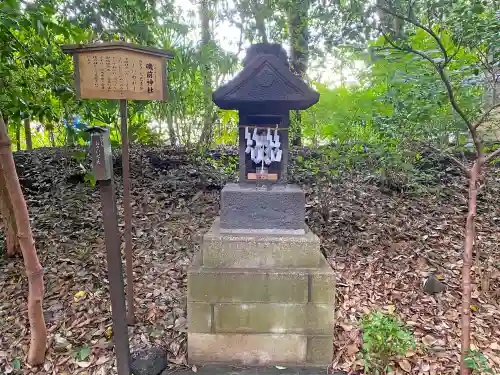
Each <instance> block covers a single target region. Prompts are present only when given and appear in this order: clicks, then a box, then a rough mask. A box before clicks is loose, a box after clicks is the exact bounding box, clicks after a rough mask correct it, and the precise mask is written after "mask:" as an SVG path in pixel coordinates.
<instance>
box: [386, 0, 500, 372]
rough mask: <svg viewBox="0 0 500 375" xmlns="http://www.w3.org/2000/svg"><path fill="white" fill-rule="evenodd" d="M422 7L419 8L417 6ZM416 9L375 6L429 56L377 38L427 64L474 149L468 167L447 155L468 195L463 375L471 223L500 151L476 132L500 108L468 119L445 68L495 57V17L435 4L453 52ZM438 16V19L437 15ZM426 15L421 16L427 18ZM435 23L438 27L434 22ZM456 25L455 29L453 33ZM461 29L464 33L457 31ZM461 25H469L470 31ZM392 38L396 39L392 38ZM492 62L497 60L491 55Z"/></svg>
mask: <svg viewBox="0 0 500 375" xmlns="http://www.w3.org/2000/svg"><path fill="white" fill-rule="evenodd" d="M422 3H424V4H425V2H424V1H423V2H422ZM422 3H418V2H414V1H411V2H410V3H409V4H408V7H407V9H406V10H405V12H404V13H399V10H397V9H394V8H391V7H390V5H387V6H380V5H379V7H380V9H381V11H383V12H384V13H385V14H389V15H391V16H393V17H396V18H399V19H401V20H402V21H404V22H405V23H407V24H409V25H410V26H411V27H412V28H413V29H416V30H420V31H424V32H425V33H427V34H428V35H429V36H430V37H431V38H432V39H433V40H434V41H435V45H436V48H437V49H435V50H430V51H422V50H420V49H419V48H418V47H417V46H413V45H411V44H408V43H407V42H406V41H405V40H403V41H400V40H398V38H397V36H398V35H397V34H394V35H393V36H391V35H389V33H388V32H387V31H386V30H384V27H383V26H382V27H381V33H382V35H383V37H384V38H385V40H386V42H387V46H388V47H387V49H388V50H394V51H397V52H403V53H410V54H413V55H414V56H415V57H416V58H419V59H421V61H422V62H426V63H428V64H430V65H431V66H432V67H433V69H434V70H435V72H436V73H437V76H438V77H439V79H440V80H441V82H442V83H443V85H444V87H445V89H446V92H447V95H448V99H449V103H450V104H451V106H452V108H453V110H454V111H455V112H456V113H457V115H458V116H459V117H460V118H461V120H462V121H463V122H464V124H465V125H466V127H467V129H468V132H469V135H470V137H471V139H472V142H473V144H474V148H475V159H474V160H473V161H472V163H471V164H469V163H467V162H466V161H460V160H459V159H457V158H456V157H454V156H453V155H449V154H448V155H447V156H448V158H449V159H450V160H452V161H453V162H454V163H455V164H456V165H457V166H458V167H459V168H460V169H461V170H462V171H463V173H464V175H465V176H466V177H467V179H468V185H469V195H468V213H467V218H466V226H465V240H464V250H463V266H462V309H461V325H462V340H461V359H460V373H461V375H469V374H470V369H469V368H468V366H467V364H466V360H465V359H466V358H467V356H468V355H469V351H470V336H471V332H470V328H471V294H472V283H473V280H472V277H471V270H472V262H473V248H474V243H475V233H476V230H475V217H476V214H477V195H478V191H479V188H480V186H481V185H483V184H484V173H485V169H486V168H487V167H488V166H489V165H490V163H491V162H492V161H493V160H495V159H496V158H498V157H499V156H500V148H498V149H497V150H495V151H492V152H489V153H488V152H487V151H486V150H485V147H484V142H483V139H482V136H481V134H480V132H479V128H480V127H481V126H482V125H484V123H485V122H486V120H487V119H488V118H489V117H490V116H491V114H492V113H493V112H494V111H495V110H496V109H497V108H500V103H497V104H493V105H492V106H491V107H489V108H488V109H486V110H485V111H483V112H482V113H480V114H477V113H470V112H468V111H466V110H464V108H463V107H462V105H461V103H460V102H459V101H458V100H457V97H456V91H455V88H454V87H453V85H452V82H451V80H450V78H449V75H450V72H449V70H448V68H449V66H450V65H451V64H452V63H453V60H454V58H455V56H456V55H457V54H458V53H459V52H460V50H461V49H462V48H468V49H471V50H478V51H481V50H482V51H483V52H478V53H479V56H481V55H483V54H484V50H486V51H491V50H493V51H499V53H500V48H499V47H500V42H499V40H498V33H499V32H500V19H499V18H498V17H497V16H496V15H495V13H494V12H493V11H492V9H491V8H490V9H488V8H486V7H485V6H484V4H483V2H482V1H476V0H472V1H468V0H459V1H454V2H453V3H451V4H441V5H444V6H448V7H449V9H448V10H445V9H442V10H443V11H445V12H447V14H446V16H447V19H445V24H446V22H448V25H449V26H450V28H451V29H452V32H455V33H457V34H454V35H452V37H453V38H455V40H457V41H458V43H457V44H458V47H455V48H454V49H450V48H449V43H447V41H446V33H441V32H440V31H439V30H440V27H439V23H438V22H436V19H435V18H434V19H433V18H432V17H431V18H427V17H424V18H425V23H424V22H423V21H421V20H420V19H419V17H418V16H417V14H418V12H417V11H416V6H417V5H422ZM442 14H444V13H441V15H442ZM428 15H429V13H427V15H426V16H428ZM438 21H441V22H442V21H443V18H439V20H438ZM458 22H460V25H461V27H460V28H458V27H456V26H457V25H458ZM462 25H465V27H464V28H465V30H463V29H462ZM467 25H473V26H472V27H473V29H472V30H470V29H469V28H468V26H467ZM394 37H396V38H394ZM496 56H497V57H500V55H499V54H498V53H497V54H496Z"/></svg>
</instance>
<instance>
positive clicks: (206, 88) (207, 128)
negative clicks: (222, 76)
mask: <svg viewBox="0 0 500 375" xmlns="http://www.w3.org/2000/svg"><path fill="white" fill-rule="evenodd" d="M212 3H213V1H210V0H202V1H201V3H200V18H201V51H200V58H201V64H202V75H203V94H204V95H203V104H204V111H205V113H204V116H203V128H202V131H201V137H200V144H201V145H210V143H211V142H212V137H213V120H212V113H213V105H212V69H211V55H212V54H213V42H212V32H211V28H210V26H211V25H210V21H211V20H212V18H213V14H214V10H213V4H212ZM211 5H212V6H211Z"/></svg>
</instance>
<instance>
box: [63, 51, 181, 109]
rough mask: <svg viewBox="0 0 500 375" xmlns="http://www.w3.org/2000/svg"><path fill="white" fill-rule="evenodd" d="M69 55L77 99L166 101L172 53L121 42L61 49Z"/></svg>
mask: <svg viewBox="0 0 500 375" xmlns="http://www.w3.org/2000/svg"><path fill="white" fill-rule="evenodd" d="M62 50H63V51H64V52H65V53H69V54H72V55H73V62H74V68H75V88H76V96H77V98H78V99H126V100H161V101H166V100H167V72H166V70H167V69H166V64H167V60H170V59H172V57H173V54H172V53H171V52H168V51H164V50H160V49H157V48H152V47H142V46H136V45H133V44H129V43H125V42H109V43H95V44H86V45H65V46H62Z"/></svg>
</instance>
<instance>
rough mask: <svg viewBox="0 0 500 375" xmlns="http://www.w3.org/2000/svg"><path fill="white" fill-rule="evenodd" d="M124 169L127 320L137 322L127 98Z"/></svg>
mask: <svg viewBox="0 0 500 375" xmlns="http://www.w3.org/2000/svg"><path fill="white" fill-rule="evenodd" d="M120 118H121V137H122V171H123V217H124V220H125V233H124V236H125V263H126V269H127V307H128V310H127V322H128V324H129V325H134V324H135V311H134V310H135V309H134V272H133V259H132V206H131V204H130V160H129V149H128V130H127V100H126V99H121V100H120Z"/></svg>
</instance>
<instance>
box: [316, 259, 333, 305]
mask: <svg viewBox="0 0 500 375" xmlns="http://www.w3.org/2000/svg"><path fill="white" fill-rule="evenodd" d="M310 302H312V303H320V304H326V305H334V304H335V273H334V272H333V270H332V269H331V267H330V266H329V265H328V264H326V265H325V267H322V268H321V269H320V270H317V271H313V272H311V296H310Z"/></svg>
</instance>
